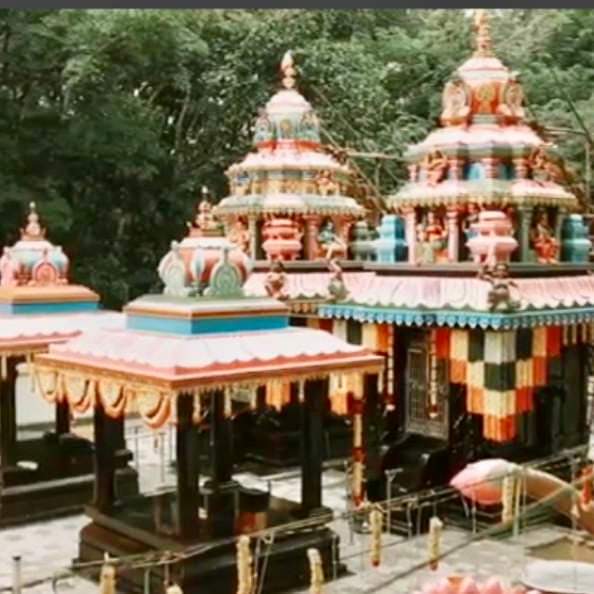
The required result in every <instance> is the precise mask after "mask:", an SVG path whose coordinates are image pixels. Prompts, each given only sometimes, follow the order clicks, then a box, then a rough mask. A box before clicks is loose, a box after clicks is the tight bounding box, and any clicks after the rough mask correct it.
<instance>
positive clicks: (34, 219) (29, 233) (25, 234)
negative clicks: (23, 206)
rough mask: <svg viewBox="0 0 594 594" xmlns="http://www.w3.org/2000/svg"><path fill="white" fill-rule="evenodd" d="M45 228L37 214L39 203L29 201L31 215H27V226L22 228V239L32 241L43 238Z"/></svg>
mask: <svg viewBox="0 0 594 594" xmlns="http://www.w3.org/2000/svg"><path fill="white" fill-rule="evenodd" d="M44 237H45V229H42V227H41V225H40V224H39V215H38V214H37V205H36V204H35V202H29V216H28V217H27V226H26V227H25V228H24V229H21V239H24V240H27V241H32V240H36V239H43V238H44Z"/></svg>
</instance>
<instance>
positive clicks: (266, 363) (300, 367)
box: [36, 327, 383, 392]
mask: <svg viewBox="0 0 594 594" xmlns="http://www.w3.org/2000/svg"><path fill="white" fill-rule="evenodd" d="M36 365H37V366H38V367H40V368H47V367H50V368H52V369H54V370H60V369H64V370H70V371H74V372H77V373H81V374H82V375H83V376H85V375H86V376H89V377H91V376H93V375H95V374H98V375H101V376H104V375H107V376H110V377H114V378H119V379H120V380H122V381H124V382H127V383H136V384H145V383H146V384H151V385H156V386H159V387H161V388H163V389H168V390H170V391H174V392H181V391H184V390H201V389H212V388H213V386H228V385H231V384H250V383H256V384H257V383H265V382H266V381H269V380H274V379H275V378H276V379H277V380H282V381H285V382H286V381H292V379H295V378H299V377H303V378H305V377H308V376H314V377H315V376H322V377H323V376H326V375H329V374H330V373H332V372H337V371H338V372H340V371H345V372H349V373H351V372H358V371H365V370H368V371H378V370H379V369H381V367H382V365H383V360H382V359H381V357H377V356H376V355H374V354H372V353H371V352H370V351H368V350H366V349H364V348H361V347H360V346H354V345H351V344H349V343H347V342H345V341H343V340H341V339H340V338H338V337H336V336H333V335H332V334H329V333H327V332H324V331H321V330H314V329H311V328H292V327H288V328H283V329H279V330H270V331H248V332H239V333H235V332H225V333H213V334H201V335H199V336H196V335H194V336H183V335H174V334H165V333H157V332H155V333H153V332H141V331H134V330H129V329H128V330H123V329H111V330H94V331H89V332H85V333H83V334H81V335H80V336H78V337H76V338H73V339H72V340H69V341H68V342H67V343H64V344H59V345H52V346H51V347H50V349H49V353H48V354H45V355H40V356H38V357H37V358H36Z"/></svg>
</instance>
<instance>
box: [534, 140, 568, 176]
mask: <svg viewBox="0 0 594 594" xmlns="http://www.w3.org/2000/svg"><path fill="white" fill-rule="evenodd" d="M529 162H530V165H531V167H532V171H533V172H535V173H537V174H541V175H542V176H543V177H544V178H545V179H544V181H548V182H553V183H556V184H565V183H567V182H569V181H570V179H569V178H570V176H569V173H568V171H567V170H566V169H565V166H564V165H563V162H562V161H561V160H560V159H559V160H555V159H553V158H552V157H551V156H550V155H549V154H548V153H547V151H546V149H545V148H544V147H542V146H539V147H537V148H535V149H534V150H533V151H532V154H531V155H530V158H529Z"/></svg>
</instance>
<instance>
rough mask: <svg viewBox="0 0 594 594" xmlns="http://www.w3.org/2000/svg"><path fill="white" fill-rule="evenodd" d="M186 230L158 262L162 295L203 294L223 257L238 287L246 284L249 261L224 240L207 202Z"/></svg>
mask: <svg viewBox="0 0 594 594" xmlns="http://www.w3.org/2000/svg"><path fill="white" fill-rule="evenodd" d="M188 228H189V232H188V235H187V236H186V237H185V238H184V239H183V240H182V241H181V242H177V241H173V242H172V243H171V249H170V250H169V252H167V254H165V256H163V258H162V259H161V261H160V263H159V267H158V272H159V277H160V278H161V280H162V281H163V283H164V285H165V289H164V293H165V294H166V295H171V296H177V297H187V296H189V295H196V294H201V293H203V292H204V291H205V290H207V288H208V287H209V285H210V282H211V279H212V275H213V273H214V272H216V270H217V266H219V264H221V263H222V262H223V260H225V258H228V259H229V261H230V263H231V264H232V265H233V266H234V267H235V268H236V269H237V271H238V274H239V275H240V279H241V282H242V284H243V283H244V282H245V281H246V279H247V277H248V276H249V274H250V272H251V270H252V263H251V260H250V259H249V258H248V257H247V255H246V254H245V252H244V251H243V250H242V249H241V248H240V247H238V246H237V245H235V244H234V243H232V242H231V241H230V240H229V239H227V238H226V237H224V235H223V228H222V226H221V224H220V223H219V222H218V221H217V220H216V218H215V217H214V215H213V214H212V206H211V204H210V203H209V202H208V201H207V200H202V202H201V203H200V204H199V206H198V214H197V216H196V218H195V221H194V223H188Z"/></svg>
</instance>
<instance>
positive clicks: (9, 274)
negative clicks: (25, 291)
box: [0, 247, 19, 287]
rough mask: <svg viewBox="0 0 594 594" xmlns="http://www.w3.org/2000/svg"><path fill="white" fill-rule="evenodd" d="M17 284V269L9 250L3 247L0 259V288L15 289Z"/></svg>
mask: <svg viewBox="0 0 594 594" xmlns="http://www.w3.org/2000/svg"><path fill="white" fill-rule="evenodd" d="M18 284H19V281H18V275H17V269H16V265H15V262H14V260H13V259H12V256H11V255H10V248H7V247H5V248H4V250H3V252H2V258H0V287H16V286H17V285H18Z"/></svg>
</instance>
